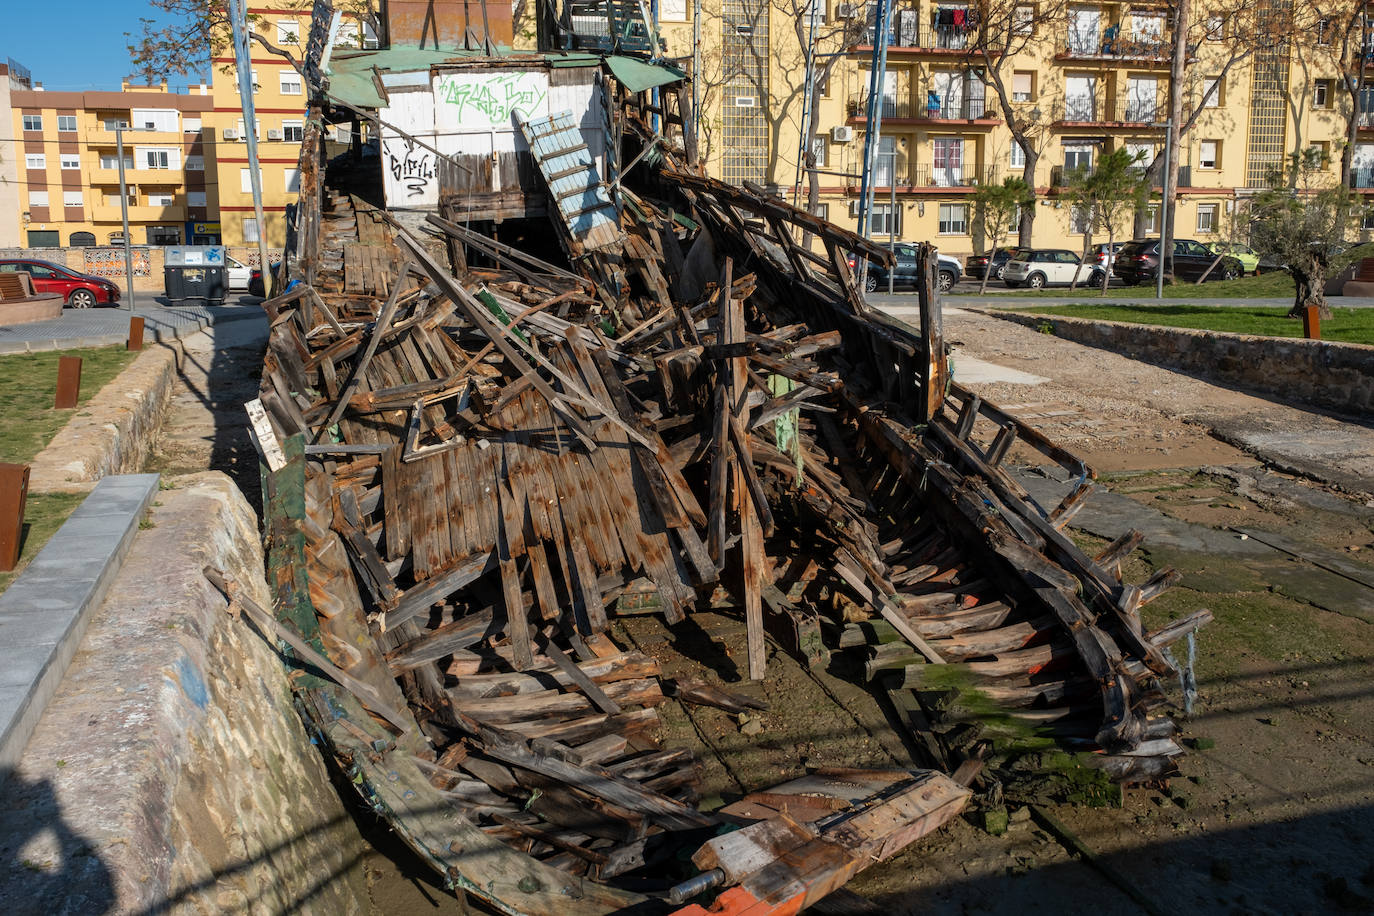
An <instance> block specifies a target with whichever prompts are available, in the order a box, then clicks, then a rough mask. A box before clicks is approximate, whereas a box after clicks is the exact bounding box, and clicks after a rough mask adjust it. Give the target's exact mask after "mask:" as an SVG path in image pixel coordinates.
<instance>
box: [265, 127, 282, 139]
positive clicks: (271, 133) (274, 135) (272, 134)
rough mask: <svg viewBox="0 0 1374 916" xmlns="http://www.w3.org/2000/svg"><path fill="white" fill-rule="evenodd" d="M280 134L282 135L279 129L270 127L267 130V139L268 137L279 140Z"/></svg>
mask: <svg viewBox="0 0 1374 916" xmlns="http://www.w3.org/2000/svg"><path fill="white" fill-rule="evenodd" d="M281 136H282V134H281V131H279V130H271V129H269V130H268V131H267V139H269V140H280V139H281Z"/></svg>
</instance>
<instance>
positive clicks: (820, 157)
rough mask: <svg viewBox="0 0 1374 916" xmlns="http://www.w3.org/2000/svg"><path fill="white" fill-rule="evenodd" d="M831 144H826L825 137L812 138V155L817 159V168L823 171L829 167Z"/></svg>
mask: <svg viewBox="0 0 1374 916" xmlns="http://www.w3.org/2000/svg"><path fill="white" fill-rule="evenodd" d="M829 151H830V144H829V143H826V142H825V138H824V137H812V138H811V155H812V156H813V157H815V161H816V166H815V167H816V168H818V169H823V168H826V167H827V166H828V163H829V158H828V154H829Z"/></svg>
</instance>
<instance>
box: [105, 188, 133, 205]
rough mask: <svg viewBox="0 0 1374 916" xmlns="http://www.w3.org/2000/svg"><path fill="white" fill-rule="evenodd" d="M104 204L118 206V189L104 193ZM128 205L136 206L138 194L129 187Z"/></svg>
mask: <svg viewBox="0 0 1374 916" xmlns="http://www.w3.org/2000/svg"><path fill="white" fill-rule="evenodd" d="M105 206H107V207H118V206H119V192H118V191H110V192H109V193H107V194H106V195H105ZM129 206H131V207H137V206H138V194H137V193H136V192H135V191H134V189H133V188H129Z"/></svg>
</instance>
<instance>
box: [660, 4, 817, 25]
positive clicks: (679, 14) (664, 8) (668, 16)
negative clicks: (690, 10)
mask: <svg viewBox="0 0 1374 916" xmlns="http://www.w3.org/2000/svg"><path fill="white" fill-rule="evenodd" d="M817 2H820V0H817ZM815 5H817V4H816V3H810V4H807V7H806V9H804V10H802V15H803V16H805V17H806V18H807V21H810V18H811V7H812V6H815ZM658 18H659V21H660V22H686V21H687V0H659V4H658ZM820 18H821V19H824V18H825V7H824V6H821V8H820Z"/></svg>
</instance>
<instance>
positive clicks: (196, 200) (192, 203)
mask: <svg viewBox="0 0 1374 916" xmlns="http://www.w3.org/2000/svg"><path fill="white" fill-rule="evenodd" d="M186 206H188V207H203V206H205V192H204V191H187V192H186Z"/></svg>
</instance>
